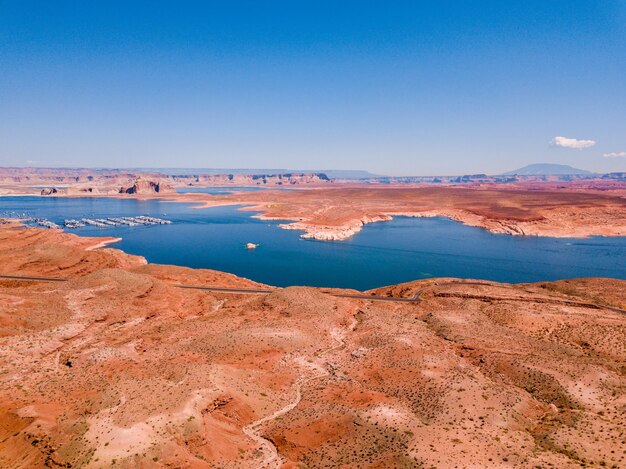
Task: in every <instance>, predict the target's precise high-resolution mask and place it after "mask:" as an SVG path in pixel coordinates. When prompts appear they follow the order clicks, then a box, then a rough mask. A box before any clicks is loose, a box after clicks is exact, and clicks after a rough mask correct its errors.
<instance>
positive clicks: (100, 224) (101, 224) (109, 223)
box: [29, 215, 172, 229]
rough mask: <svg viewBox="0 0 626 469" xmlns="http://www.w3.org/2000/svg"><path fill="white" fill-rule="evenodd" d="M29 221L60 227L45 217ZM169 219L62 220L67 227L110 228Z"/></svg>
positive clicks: (158, 223)
mask: <svg viewBox="0 0 626 469" xmlns="http://www.w3.org/2000/svg"><path fill="white" fill-rule="evenodd" d="M29 221H30V222H31V223H33V224H35V225H37V226H41V227H44V228H51V229H61V226H60V225H59V224H57V223H55V222H53V221H51V220H48V219H46V218H31V219H29ZM171 224H172V221H171V220H166V219H164V218H157V217H151V216H147V215H139V216H136V217H99V218H95V217H94V218H80V219H74V218H67V219H65V220H64V221H63V226H64V227H65V228H67V229H77V228H84V227H86V226H90V227H96V228H111V227H115V226H129V227H130V226H150V225H171Z"/></svg>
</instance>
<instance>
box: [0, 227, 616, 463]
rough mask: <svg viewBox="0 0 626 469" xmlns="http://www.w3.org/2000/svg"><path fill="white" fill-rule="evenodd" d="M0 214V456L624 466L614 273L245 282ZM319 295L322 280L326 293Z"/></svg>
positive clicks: (0, 459) (6, 459)
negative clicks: (342, 284) (270, 287)
mask: <svg viewBox="0 0 626 469" xmlns="http://www.w3.org/2000/svg"><path fill="white" fill-rule="evenodd" d="M99 241H101V240H98V239H89V238H78V237H76V236H74V235H71V234H65V233H61V232H57V231H55V230H43V229H25V228H21V227H18V226H14V225H0V274H4V275H42V276H55V277H64V278H68V279H70V280H69V281H67V282H29V281H20V280H9V279H4V280H0V467H3V468H4V467H7V468H14V467H15V468H17V467H20V468H22V467H24V468H37V467H93V468H96V467H107V468H108V467H126V468H134V467H194V468H195V467H198V468H200V467H207V468H209V467H224V468H235V467H237V468H239V467H245V468H247V467H250V468H257V467H284V468H287V467H442V468H446V467H538V466H540V467H581V466H583V465H584V466H592V467H593V466H598V467H599V466H606V467H624V466H625V465H626V460H625V458H626V454H625V452H626V445H625V443H624V442H625V438H626V433H625V432H626V430H625V428H624V425H623V423H624V413H625V410H626V394H625V391H626V377H625V376H626V375H625V372H626V369H625V365H624V363H626V317H625V316H624V315H623V314H620V313H618V312H615V311H612V310H610V309H607V308H609V307H617V308H626V295H625V294H624V292H625V291H626V282H623V281H618V280H611V279H580V280H570V281H562V282H552V283H542V284H531V285H508V284H498V283H494V282H480V283H481V284H480V285H479V284H476V283H473V284H468V283H455V282H457V281H455V280H454V279H432V280H427V281H419V282H410V283H406V284H402V285H397V286H390V287H384V288H380V289H378V290H376V291H374V292H372V293H376V294H378V295H388V296H398V297H405V298H407V297H410V296H412V295H413V294H415V293H416V292H418V291H419V292H421V293H420V295H421V298H422V300H423V301H422V302H420V303H392V302H389V303H386V302H376V303H375V302H371V301H366V300H361V299H350V298H338V297H334V296H331V295H329V294H326V293H324V292H323V291H322V290H320V289H315V288H301V287H298V288H286V289H275V291H273V292H272V293H270V294H264V295H233V294H220V293H211V292H205V291H199V290H188V289H181V288H177V287H176V286H175V284H178V283H184V284H196V285H221V286H229V287H241V288H248V287H251V288H254V287H259V284H256V283H254V282H251V281H248V280H245V279H240V278H237V277H235V276H233V275H230V274H225V273H221V272H215V271H211V270H194V269H188V268H181V267H174V266H160V265H151V264H146V263H145V260H144V259H143V258H140V257H137V256H131V255H127V254H125V253H123V252H121V251H118V250H115V249H110V248H104V249H95V250H88V248H89V247H93V246H94V245H97V244H98V242H99ZM336 292H337V291H336Z"/></svg>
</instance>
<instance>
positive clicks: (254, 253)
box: [0, 197, 626, 290]
mask: <svg viewBox="0 0 626 469" xmlns="http://www.w3.org/2000/svg"><path fill="white" fill-rule="evenodd" d="M7 215H8V216H16V215H25V216H31V217H45V218H48V219H50V220H52V221H54V222H57V223H60V222H62V221H63V220H64V219H66V218H83V217H88V218H101V217H110V216H135V215H151V216H156V217H163V218H167V219H169V220H172V221H173V222H174V223H173V224H172V225H155V226H136V227H111V228H92V227H85V228H79V229H75V230H68V231H71V232H73V233H76V234H79V235H85V236H119V237H121V238H123V241H121V242H119V243H117V244H114V245H113V246H112V247H117V248H119V249H123V250H124V251H126V252H128V253H132V254H138V255H142V256H144V257H146V258H147V259H148V261H150V262H154V263H159V264H176V265H183V266H189V267H201V268H209V269H216V270H221V271H225V272H231V273H234V274H236V275H239V276H242V277H246V278H250V279H253V280H257V281H260V282H263V283H267V284H270V285H277V286H287V285H311V286H333V287H346V288H355V289H358V290H365V289H369V288H374V287H378V286H382V285H390V284H395V283H400V282H406V281H410V280H415V279H421V278H428V277H461V278H477V279H488V280H496V281H501V282H535V281H546V280H555V279H562V278H572V277H615V278H622V279H626V238H600V237H596V238H589V239H558V238H540V237H518V236H508V235H496V234H491V233H489V232H487V231H485V230H482V229H480V228H472V227H467V226H464V225H462V224H460V223H457V222H454V221H452V220H449V219H447V218H423V219H420V218H404V217H398V218H395V219H394V220H393V221H390V222H384V223H373V224H370V225H367V226H365V228H364V229H363V231H361V232H360V233H358V234H357V235H356V236H354V237H353V238H351V239H349V240H346V241H336V242H326V241H312V240H303V239H301V238H299V235H300V234H301V232H299V231H287V230H283V229H281V228H279V227H278V224H279V223H280V222H274V221H264V220H258V219H256V218H251V215H252V213H251V212H242V211H238V210H237V208H236V207H214V208H208V209H194V208H192V205H189V204H183V203H174V202H163V201H156V200H148V201H142V200H133V199H106V198H100V199H98V198H76V199H66V198H41V197H0V216H7ZM248 242H252V243H258V244H260V246H259V248H257V249H256V250H248V249H246V248H245V247H244V245H245V243H248Z"/></svg>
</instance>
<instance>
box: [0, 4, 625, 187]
mask: <svg viewBox="0 0 626 469" xmlns="http://www.w3.org/2000/svg"><path fill="white" fill-rule="evenodd" d="M557 136H562V137H567V138H571V139H579V140H593V141H594V142H596V143H595V144H594V145H593V146H587V147H586V148H582V149H575V148H568V147H563V146H558V145H554V144H550V142H551V141H552V139H554V138H555V137H557ZM577 145H578V144H577V143H576V142H574V143H573V144H571V145H569V146H570V147H571V146H577ZM585 145H587V144H584V143H583V144H581V146H585ZM621 152H626V0H624V1H617V0H597V1H593V0H586V1H577V0H568V1H558V0H554V1H551V0H519V1H502V0H492V1H482V0H466V1H463V0H458V1H447V0H432V1H418V0H415V1H410V2H400V1H378V2H369V1H363V0H362V1H355V2H349V1H342V2H340V1H329V2H326V1H322V0H317V1H293V0H292V1H285V2H270V1H249V2H242V1H227V0H224V1H219V2H218V1H215V2H211V1H204V2H201V1H198V2H187V1H183V0H178V1H175V2H158V1H148V2H132V1H124V2H118V1H111V0H109V1H99V2H91V1H76V2H72V1H58V2H57V1H42V2H32V1H27V0H17V1H3V0H0V165H2V166H8V165H14V166H25V165H39V166H107V167H123V166H131V167H133V166H135V167H136V166H143V167H146V166H148V167H246V168H255V167H256V168H267V167H279V168H281V167H284V168H307V169H309V168H310V169H324V168H334V169H352V168H354V169H357V168H358V169H366V170H370V171H372V172H375V173H382V174H403V175H408V174H415V175H420V174H461V173H474V172H487V173H497V172H501V171H505V170H509V169H514V168H517V167H520V166H523V165H526V164H529V163H535V162H553V163H564V164H571V165H574V166H578V167H581V168H584V169H590V170H597V171H611V170H613V171H617V170H626V157H620V156H619V155H620V154H621ZM604 154H613V157H604V156H603V155H604Z"/></svg>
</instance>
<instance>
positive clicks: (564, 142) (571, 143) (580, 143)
mask: <svg viewBox="0 0 626 469" xmlns="http://www.w3.org/2000/svg"><path fill="white" fill-rule="evenodd" d="M550 143H551V144H552V145H555V146H557V147H563V148H574V149H576V150H582V149H583V148H589V147H592V146H594V145H595V144H596V141H595V140H578V139H577V138H567V137H554V138H553V139H552V141H551V142H550Z"/></svg>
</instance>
